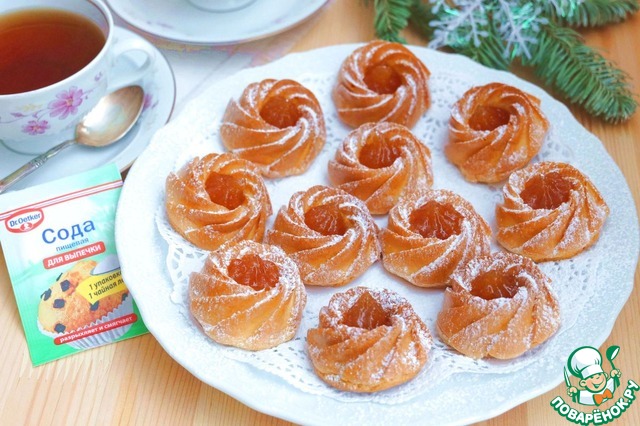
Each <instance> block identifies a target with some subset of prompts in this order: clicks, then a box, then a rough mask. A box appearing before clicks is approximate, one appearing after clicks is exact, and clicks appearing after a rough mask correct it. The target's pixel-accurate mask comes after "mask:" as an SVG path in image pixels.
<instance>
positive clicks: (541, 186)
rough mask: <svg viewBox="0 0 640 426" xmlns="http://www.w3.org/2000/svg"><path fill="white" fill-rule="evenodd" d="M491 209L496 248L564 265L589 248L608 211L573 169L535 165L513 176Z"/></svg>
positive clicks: (586, 179)
mask: <svg viewBox="0 0 640 426" xmlns="http://www.w3.org/2000/svg"><path fill="white" fill-rule="evenodd" d="M503 196H504V200H503V202H502V204H499V205H498V206H497V207H496V221H497V223H498V235H497V239H498V242H499V243H500V244H501V245H502V246H503V247H504V248H506V249H507V250H509V251H512V252H514V253H518V254H521V255H523V256H527V257H530V258H531V259H533V260H535V261H536V262H540V261H545V260H559V259H567V258H569V257H572V256H575V255H576V254H578V253H580V252H582V251H583V250H585V249H586V248H588V247H590V246H591V245H593V244H594V243H595V242H596V241H597V240H598V237H599V236H600V231H601V229H602V226H603V225H604V222H605V220H606V219H607V216H608V215H609V207H608V206H607V204H606V203H605V201H604V199H603V198H602V195H600V192H598V190H597V189H596V187H595V186H594V185H593V184H592V183H591V181H590V180H589V178H587V177H586V176H585V175H584V174H582V173H581V172H580V171H579V170H577V169H576V168H575V167H573V166H571V165H569V164H565V163H556V162H541V163H535V164H532V165H530V166H529V167H527V168H525V169H523V170H519V171H517V172H515V173H513V174H512V175H511V176H510V177H509V180H508V181H507V184H506V185H505V186H504V188H503Z"/></svg>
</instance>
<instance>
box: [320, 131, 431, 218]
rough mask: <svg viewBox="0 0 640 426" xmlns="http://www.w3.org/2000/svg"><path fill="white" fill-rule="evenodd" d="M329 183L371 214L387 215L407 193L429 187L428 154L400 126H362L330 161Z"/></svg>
mask: <svg viewBox="0 0 640 426" xmlns="http://www.w3.org/2000/svg"><path fill="white" fill-rule="evenodd" d="M329 180H330V181H331V183H332V184H333V185H335V186H337V187H338V188H340V189H343V190H345V191H346V192H348V193H350V194H352V195H355V196H356V197H358V198H360V199H361V200H362V201H364V202H365V204H366V205H367V207H368V208H369V211H370V212H371V213H372V214H386V213H387V212H388V211H389V210H390V209H391V208H392V207H393V206H394V205H395V204H396V203H397V202H398V200H400V198H402V197H403V196H404V195H405V194H407V193H408V192H410V191H413V190H415V189H416V188H420V189H426V188H429V187H431V185H432V184H433V174H432V170H431V152H430V151H429V148H427V147H426V145H424V144H423V143H422V142H420V141H419V140H418V138H416V137H415V136H414V135H413V134H412V133H411V131H410V130H409V129H407V128H406V127H404V126H402V125H400V124H395V123H385V122H382V123H367V124H363V125H362V126H360V127H359V128H357V129H356V130H354V131H352V132H351V133H349V134H348V135H347V137H346V138H345V139H344V141H343V143H342V145H341V146H340V148H338V150H337V151H336V155H335V158H334V159H332V160H331V161H329Z"/></svg>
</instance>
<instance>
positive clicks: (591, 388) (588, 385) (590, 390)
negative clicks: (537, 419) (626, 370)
mask: <svg viewBox="0 0 640 426" xmlns="http://www.w3.org/2000/svg"><path fill="white" fill-rule="evenodd" d="M619 353H620V347H619V346H609V347H608V348H607V350H606V351H605V356H604V357H603V356H602V354H601V353H600V351H598V350H597V349H596V348H593V347H591V346H581V347H579V348H577V349H575V350H574V351H573V352H571V355H569V358H568V359H567V364H566V366H565V367H564V382H565V385H566V386H567V395H568V396H569V397H570V398H571V401H572V402H574V403H577V404H579V405H581V406H585V407H593V408H592V411H591V412H586V411H581V410H578V409H575V408H572V407H571V406H570V405H569V404H568V403H567V402H565V401H564V399H563V398H562V397H560V396H557V397H555V398H554V399H553V401H551V406H552V407H553V408H554V409H555V410H556V411H557V412H558V413H559V414H560V415H561V416H563V417H566V419H567V420H569V421H571V422H573V423H576V424H582V425H588V424H594V425H600V424H605V423H609V422H610V421H612V420H614V419H616V418H618V417H620V416H621V415H622V413H623V412H624V411H626V410H627V409H628V408H629V407H630V406H631V404H632V403H633V401H635V398H636V397H635V393H636V391H638V390H640V386H638V384H637V383H636V382H634V381H633V380H628V381H627V383H626V384H625V385H626V389H624V391H622V392H620V391H619V388H620V383H621V382H620V379H621V377H622V373H621V371H620V370H619V369H617V368H616V366H615V364H614V363H613V360H614V359H615V358H616V357H617V356H618V354H619ZM616 391H618V395H616ZM620 393H622V394H621V395H620ZM605 406H606V407H607V408H606V409H605V408H604V407H605Z"/></svg>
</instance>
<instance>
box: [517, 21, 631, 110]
mask: <svg viewBox="0 0 640 426" xmlns="http://www.w3.org/2000/svg"><path fill="white" fill-rule="evenodd" d="M531 53H532V56H531V58H529V59H527V58H524V57H523V58H522V62H523V64H524V65H530V66H534V67H535V68H536V74H537V75H538V76H540V77H541V78H542V79H543V80H544V81H545V84H547V85H551V86H553V87H555V88H556V89H557V90H558V91H559V92H562V93H563V94H564V95H565V97H566V98H567V99H568V100H569V101H571V102H573V103H576V104H579V105H582V106H583V107H584V108H585V110H587V111H588V112H589V113H591V114H593V115H595V116H600V117H602V118H604V119H605V120H607V121H610V122H620V121H623V120H626V119H628V118H629V117H630V116H631V114H633V112H634V111H635V109H636V107H637V102H636V100H635V98H634V97H633V94H632V93H631V90H630V85H629V82H628V76H627V75H626V74H625V73H624V72H623V71H621V70H619V69H618V68H616V67H615V66H614V65H613V64H611V63H610V62H608V61H607V60H606V59H605V58H603V57H602V55H600V54H599V53H598V52H596V51H595V50H593V49H591V48H590V47H588V46H585V45H584V44H583V43H582V38H581V37H580V35H579V34H578V33H576V32H575V31H574V30H572V29H570V28H562V27H559V26H557V25H555V24H553V23H551V22H550V23H549V24H548V25H546V26H544V27H542V28H541V29H540V34H539V41H538V43H537V44H536V45H534V46H533V47H532V51H531Z"/></svg>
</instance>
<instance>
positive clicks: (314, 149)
mask: <svg viewBox="0 0 640 426" xmlns="http://www.w3.org/2000/svg"><path fill="white" fill-rule="evenodd" d="M220 137H221V139H222V142H223V144H224V146H225V147H226V148H227V149H229V150H230V151H231V152H233V153H234V154H235V155H237V156H238V157H240V158H244V159H245V160H249V161H251V162H252V163H254V164H255V165H256V166H257V167H258V169H259V170H260V171H261V173H262V174H263V175H264V176H266V177H270V178H274V177H283V176H290V175H297V174H300V173H303V172H304V171H305V170H307V169H308V168H309V166H310V164H311V162H312V161H313V160H314V159H315V158H316V156H317V155H318V153H319V152H320V150H321V149H322V147H323V146H324V143H325V139H326V130H325V123H324V115H323V113H322V109H321V108H320V104H319V103H318V100H317V99H316V97H315V96H314V94H313V93H312V92H311V91H309V90H308V89H307V88H305V87H304V86H302V85H301V84H300V83H298V82H296V81H293V80H273V79H266V80H262V81H261V82H259V83H252V84H250V85H249V86H247V88H246V89H245V90H244V92H243V93H242V95H241V96H240V98H239V99H238V100H237V101H236V100H233V99H232V100H231V101H230V102H229V105H228V106H227V109H226V111H225V114H224V117H223V119H222V125H221V128H220Z"/></svg>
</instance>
